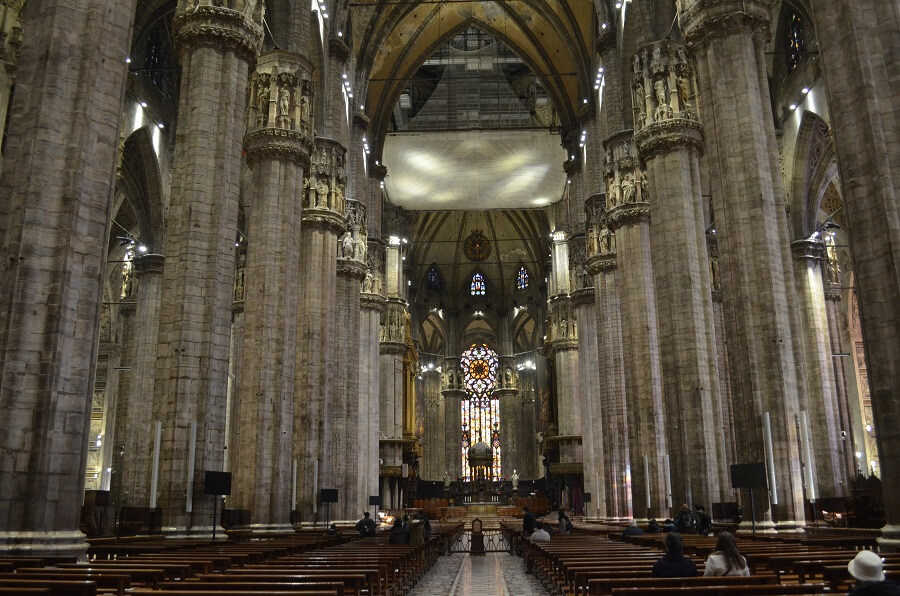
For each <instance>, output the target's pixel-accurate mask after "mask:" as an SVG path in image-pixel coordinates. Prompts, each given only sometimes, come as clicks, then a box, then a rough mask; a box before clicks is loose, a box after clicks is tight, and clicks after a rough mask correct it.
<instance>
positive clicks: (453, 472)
mask: <svg viewBox="0 0 900 596" xmlns="http://www.w3.org/2000/svg"><path fill="white" fill-rule="evenodd" d="M443 370H444V374H443V389H442V391H441V393H442V394H443V396H444V432H445V435H444V463H445V468H446V470H445V472H446V473H447V474H449V475H450V477H451V478H453V479H456V478H459V477H461V476H462V472H463V465H462V400H464V399H466V392H465V390H463V388H462V371H461V370H460V366H459V358H458V357H455V358H444V367H443Z"/></svg>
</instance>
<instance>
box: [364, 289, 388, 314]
mask: <svg viewBox="0 0 900 596" xmlns="http://www.w3.org/2000/svg"><path fill="white" fill-rule="evenodd" d="M385 302H386V300H385V297H384V296H382V295H381V294H372V293H369V292H362V293H361V294H360V295H359V307H360V308H361V309H363V310H373V311H376V312H379V313H382V312H384V305H385Z"/></svg>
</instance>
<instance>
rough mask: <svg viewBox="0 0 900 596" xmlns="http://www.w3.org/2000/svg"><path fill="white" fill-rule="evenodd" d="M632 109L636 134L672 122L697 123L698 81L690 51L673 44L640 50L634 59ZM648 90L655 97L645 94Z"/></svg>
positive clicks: (655, 43) (666, 42)
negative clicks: (695, 76)
mask: <svg viewBox="0 0 900 596" xmlns="http://www.w3.org/2000/svg"><path fill="white" fill-rule="evenodd" d="M633 64H634V69H633V76H632V83H631V86H632V91H633V108H634V116H635V117H634V121H635V128H636V133H638V132H640V131H641V130H642V129H643V128H645V127H647V126H650V125H651V124H656V123H661V122H666V121H668V120H672V119H689V120H696V118H697V107H696V105H694V102H695V101H696V97H697V93H696V88H697V85H696V81H695V78H694V71H693V65H692V64H691V61H690V60H689V59H688V54H687V50H686V49H685V47H684V46H683V45H681V43H679V42H676V41H672V40H662V41H658V42H654V43H652V44H649V45H648V46H645V47H644V48H641V49H639V50H638V51H637V52H636V53H635V55H634V59H633ZM645 89H652V93H649V94H646V95H645V94H644V90H645Z"/></svg>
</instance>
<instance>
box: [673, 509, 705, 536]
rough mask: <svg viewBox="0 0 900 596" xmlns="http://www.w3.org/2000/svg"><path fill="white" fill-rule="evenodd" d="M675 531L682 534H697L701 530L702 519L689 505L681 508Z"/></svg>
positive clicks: (676, 519)
mask: <svg viewBox="0 0 900 596" xmlns="http://www.w3.org/2000/svg"><path fill="white" fill-rule="evenodd" d="M675 529H676V530H677V531H678V532H679V533H681V534H697V533H698V532H699V530H700V519H699V518H698V517H697V514H695V513H694V512H693V511H691V508H690V507H688V506H687V503H685V504H684V505H682V506H681V512H680V513H679V514H678V517H676V518H675Z"/></svg>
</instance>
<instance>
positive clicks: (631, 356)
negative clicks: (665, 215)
mask: <svg viewBox="0 0 900 596" xmlns="http://www.w3.org/2000/svg"><path fill="white" fill-rule="evenodd" d="M604 147H605V148H606V162H605V171H604V174H605V177H606V189H607V193H606V210H607V215H606V226H607V227H606V228H603V229H601V230H600V234H601V236H600V238H599V243H600V247H601V248H600V251H601V253H604V251H605V254H613V253H615V255H616V257H617V263H618V267H617V271H618V281H619V296H621V297H622V298H623V300H622V303H621V306H622V311H621V312H622V340H623V345H624V347H625V395H626V397H627V401H628V407H627V410H628V444H629V450H628V451H629V456H630V461H631V497H632V507H633V515H634V517H636V518H653V517H657V518H659V517H663V518H665V517H667V516H668V515H669V508H670V507H671V503H669V501H670V500H671V497H670V493H669V486H670V485H669V481H668V474H669V470H668V467H669V466H668V453H667V451H666V433H665V432H663V429H665V428H666V416H665V411H664V409H663V387H662V365H661V363H660V353H659V352H660V346H659V331H658V327H657V326H658V318H657V312H656V289H655V284H654V282H653V279H654V277H653V267H652V265H651V262H650V203H649V202H648V197H647V196H646V192H645V191H644V184H642V183H641V181H642V179H643V176H642V172H641V171H640V168H639V167H638V160H637V155H636V151H635V149H634V142H633V140H632V137H631V131H630V130H629V131H623V132H620V133H616V134H615V135H612V136H611V137H608V138H607V139H606V141H605V142H604ZM623 189H624V190H623ZM604 230H605V231H604ZM607 232H608V233H607ZM676 473H677V472H676Z"/></svg>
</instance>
